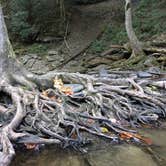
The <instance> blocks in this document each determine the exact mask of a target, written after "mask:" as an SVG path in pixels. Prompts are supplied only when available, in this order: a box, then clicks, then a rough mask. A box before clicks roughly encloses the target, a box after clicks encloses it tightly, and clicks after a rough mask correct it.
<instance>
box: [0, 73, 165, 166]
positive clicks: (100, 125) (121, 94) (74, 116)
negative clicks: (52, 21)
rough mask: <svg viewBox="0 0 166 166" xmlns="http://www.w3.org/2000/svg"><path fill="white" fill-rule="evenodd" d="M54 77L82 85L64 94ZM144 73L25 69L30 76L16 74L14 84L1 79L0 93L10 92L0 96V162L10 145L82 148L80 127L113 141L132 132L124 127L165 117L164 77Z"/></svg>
mask: <svg viewBox="0 0 166 166" xmlns="http://www.w3.org/2000/svg"><path fill="white" fill-rule="evenodd" d="M55 77H56V78H58V79H60V78H61V79H62V80H63V82H64V83H65V84H66V83H67V84H68V86H70V85H71V84H75V85H76V84H77V85H82V87H83V88H81V89H80V90H78V89H77V90H73V93H71V94H66V93H64V92H63V91H61V90H60V89H59V88H53V79H54V78H55ZM143 77H144V76H143ZM143 77H142V78H141V77H139V75H138V73H134V72H111V73H107V72H106V73H105V75H103V74H94V75H86V74H79V73H65V72H61V73H48V74H47V75H43V76H35V75H32V74H29V75H27V76H26V78H27V79H28V80H31V81H25V80H26V79H18V78H17V77H15V82H14V83H13V84H11V83H9V82H8V81H7V79H1V81H0V92H3V96H4V95H7V96H10V97H8V98H9V99H8V100H7V99H5V98H3V96H2V95H1V100H0V150H1V152H0V165H3V166H5V165H9V163H10V162H11V160H12V158H13V156H14V155H15V150H14V147H13V146H14V145H20V144H22V145H25V146H26V147H29V148H30V147H34V146H39V145H40V144H60V145H61V146H62V147H73V148H75V149H77V150H81V151H83V150H84V149H82V145H85V144H87V143H89V139H88V138H85V135H83V134H82V133H83V132H88V133H90V134H93V135H96V136H99V137H103V138H106V139H108V140H110V141H111V142H113V143H115V142H116V143H118V142H119V141H120V140H121V138H120V135H121V134H123V133H127V132H129V133H132V134H133V133H135V130H130V129H129V127H139V126H141V124H154V123H156V122H157V120H158V119H159V118H165V116H166V108H165V105H166V99H165V96H166V91H165V89H166V82H165V81H164V80H163V78H160V77H159V78H156V77H155V78H153V74H152V75H151V77H148V78H145V77H144V78H143ZM20 78H21V77H20ZM31 82H35V84H34V83H33V84H31ZM25 83H26V84H25ZM27 83H28V84H27ZM25 85H27V86H28V87H27V86H25ZM34 85H37V86H36V87H38V88H36V87H35V86H34ZM37 89H39V90H37ZM42 90H43V91H42ZM78 91H79V92H78ZM140 141H141V140H140Z"/></svg>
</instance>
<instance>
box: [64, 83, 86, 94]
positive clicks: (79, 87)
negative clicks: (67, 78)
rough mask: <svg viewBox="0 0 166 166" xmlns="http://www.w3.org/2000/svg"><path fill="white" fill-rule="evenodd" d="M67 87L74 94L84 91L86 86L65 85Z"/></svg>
mask: <svg viewBox="0 0 166 166" xmlns="http://www.w3.org/2000/svg"><path fill="white" fill-rule="evenodd" d="M64 86H65V87H70V88H71V89H72V91H73V92H80V91H81V90H83V89H84V86H83V85H81V84H65V85H64Z"/></svg>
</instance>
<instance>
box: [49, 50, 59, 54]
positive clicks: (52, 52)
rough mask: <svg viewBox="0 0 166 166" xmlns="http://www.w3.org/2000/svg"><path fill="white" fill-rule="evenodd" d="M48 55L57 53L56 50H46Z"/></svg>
mask: <svg viewBox="0 0 166 166" xmlns="http://www.w3.org/2000/svg"><path fill="white" fill-rule="evenodd" d="M48 55H58V51H56V50H50V51H48Z"/></svg>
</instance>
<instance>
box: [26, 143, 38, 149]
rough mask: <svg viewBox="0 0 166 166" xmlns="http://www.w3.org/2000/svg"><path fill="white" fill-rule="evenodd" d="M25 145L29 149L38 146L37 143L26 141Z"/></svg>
mask: <svg viewBox="0 0 166 166" xmlns="http://www.w3.org/2000/svg"><path fill="white" fill-rule="evenodd" d="M24 145H25V147H26V149H28V150H32V149H35V148H36V146H37V144H31V143H25V144H24Z"/></svg>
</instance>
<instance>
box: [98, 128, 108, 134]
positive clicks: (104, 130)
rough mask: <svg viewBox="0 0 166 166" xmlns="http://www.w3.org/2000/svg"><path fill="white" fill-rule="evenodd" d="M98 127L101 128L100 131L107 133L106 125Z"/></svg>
mask: <svg viewBox="0 0 166 166" xmlns="http://www.w3.org/2000/svg"><path fill="white" fill-rule="evenodd" d="M100 129H101V132H102V133H108V132H109V131H108V129H107V128H106V127H101V128H100Z"/></svg>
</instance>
